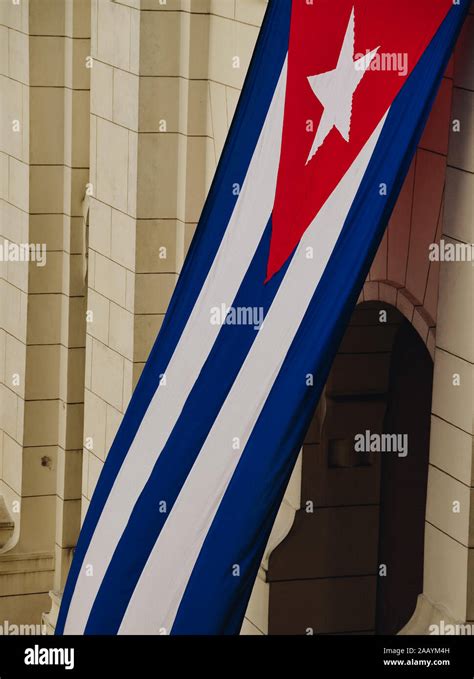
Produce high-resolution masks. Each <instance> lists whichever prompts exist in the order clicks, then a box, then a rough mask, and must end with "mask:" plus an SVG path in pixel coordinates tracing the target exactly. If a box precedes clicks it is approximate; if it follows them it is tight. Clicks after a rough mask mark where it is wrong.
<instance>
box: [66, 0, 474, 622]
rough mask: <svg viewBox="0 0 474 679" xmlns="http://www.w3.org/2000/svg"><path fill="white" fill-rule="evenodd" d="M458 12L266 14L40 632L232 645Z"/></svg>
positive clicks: (403, 2)
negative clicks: (211, 174)
mask: <svg viewBox="0 0 474 679" xmlns="http://www.w3.org/2000/svg"><path fill="white" fill-rule="evenodd" d="M467 11H468V2H467V0H459V2H457V1H454V2H453V0H383V2H381V1H380V0H338V1H337V2H335V1H334V0H293V1H291V0H273V1H272V0H271V1H270V3H269V6H268V10H267V13H266V16H265V20H264V23H263V26H262V29H261V32H260V36H259V39H258V42H257V46H256V48H255V52H254V55H253V59H252V62H251V65H250V69H249V72H248V75H247V78H246V81H245V85H244V88H243V91H242V95H241V97H240V101H239V104H238V107H237V111H236V114H235V117H234V120H233V123H232V127H231V130H230V132H229V135H228V139H227V142H226V145H225V148H224V151H223V153H222V157H221V160H220V163H219V166H218V169H217V172H216V175H215V178H214V181H213V184H212V187H211V190H210V192H209V196H208V199H207V201H206V204H205V207H204V210H203V213H202V216H201V219H200V222H199V225H198V228H197V231H196V235H195V237H194V240H193V242H192V245H191V248H190V251H189V254H188V257H187V259H186V262H185V265H184V268H183V271H182V273H181V275H180V278H179V281H178V284H177V286H176V290H175V292H174V295H173V298H172V300H171V303H170V306H169V309H168V313H167V315H166V318H165V320H164V323H163V326H162V329H161V331H160V334H159V336H158V338H157V340H156V342H155V345H154V347H153V349H152V351H151V354H150V357H149V359H148V362H147V364H146V366H145V368H144V370H143V374H142V376H141V379H140V381H139V383H138V385H137V387H136V390H135V392H134V394H133V397H132V399H131V402H130V404H129V407H128V409H127V411H126V413H125V415H124V418H123V421H122V424H121V426H120V429H119V431H118V433H117V436H116V438H115V441H114V443H113V445H112V447H111V449H110V452H109V455H108V457H107V460H106V463H105V466H104V468H103V471H102V474H101V476H100V478H99V481H98V484H97V487H96V490H95V493H94V496H93V498H92V501H91V504H90V508H89V511H88V513H87V516H86V518H85V522H84V525H83V528H82V531H81V535H80V538H79V542H78V545H77V549H76V552H75V556H74V559H73V563H72V567H71V571H70V574H69V578H68V581H67V585H66V588H65V592H64V595H63V600H62V606H61V610H60V615H59V620H58V624H57V629H56V631H57V633H59V634H160V633H167V634H238V633H239V631H240V628H241V624H242V620H243V617H244V613H245V610H246V606H247V603H248V600H249V597H250V594H251V590H252V587H253V584H254V581H255V578H256V575H257V571H258V567H259V564H260V561H261V558H262V555H263V552H264V548H265V546H266V543H267V540H268V537H269V534H270V531H271V528H272V525H273V522H274V519H275V516H276V513H277V511H278V508H279V506H280V502H281V500H282V497H283V494H284V492H285V489H286V486H287V483H288V480H289V477H290V474H291V471H292V469H293V466H294V464H295V461H296V459H297V456H298V452H299V450H300V446H301V444H302V441H303V438H304V435H305V432H306V429H307V427H308V425H309V422H310V419H311V416H312V414H313V412H314V409H315V407H316V404H317V401H318V398H319V396H320V393H321V390H322V388H323V386H324V384H325V381H326V378H327V375H328V372H329V369H330V366H331V361H332V359H333V356H334V354H335V352H336V350H337V347H338V344H339V341H340V339H341V337H342V334H343V332H344V328H345V326H346V324H347V322H348V319H349V317H350V314H351V312H352V310H353V308H354V305H355V303H356V301H357V298H358V296H359V293H360V290H361V288H362V285H363V282H364V280H365V278H366V275H367V272H368V270H369V267H370V264H371V262H372V260H373V257H374V255H375V253H376V251H377V247H378V245H379V243H380V241H381V239H382V236H383V232H384V229H385V226H386V224H387V221H388V219H389V216H390V213H391V210H392V208H393V206H394V203H395V201H396V198H397V195H398V193H399V190H400V188H401V185H402V182H403V179H404V177H405V174H406V172H407V169H408V167H409V164H410V160H411V158H412V156H413V153H414V151H415V148H416V145H417V142H418V140H419V138H420V136H421V133H422V131H423V127H424V125H425V122H426V119H427V117H428V114H429V112H430V109H431V106H432V104H433V100H434V98H435V96H436V92H437V88H438V86H439V83H440V80H441V77H442V74H443V72H444V69H445V68H446V65H447V62H448V59H449V57H450V55H451V52H452V49H453V45H454V43H455V40H456V37H457V35H458V33H459V30H460V27H461V25H462V21H463V19H464V16H465V15H466V13H467Z"/></svg>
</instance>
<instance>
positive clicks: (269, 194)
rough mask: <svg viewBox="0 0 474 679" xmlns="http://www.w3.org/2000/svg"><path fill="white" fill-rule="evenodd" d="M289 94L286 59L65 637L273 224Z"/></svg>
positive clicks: (100, 527) (93, 590)
mask: <svg viewBox="0 0 474 679" xmlns="http://www.w3.org/2000/svg"><path fill="white" fill-rule="evenodd" d="M285 88H286V59H285V63H284V65H283V67H282V70H281V73H280V77H279V80H278V84H277V87H276V89H275V92H274V95H273V99H272V102H271V105H270V108H269V111H268V113H267V117H266V120H265V123H264V126H263V129H262V132H261V134H260V138H259V140H258V143H257V145H256V147H255V151H254V153H253V156H252V160H251V162H250V165H249V168H248V171H247V175H246V178H245V181H244V184H243V186H242V188H241V191H240V195H239V198H238V200H237V203H236V206H235V208H234V211H233V213H232V217H231V219H230V221H229V225H228V227H227V229H226V232H225V235H224V237H223V239H222V242H221V244H220V247H219V250H218V252H217V255H216V257H215V259H214V262H213V263H212V266H211V268H210V270H209V273H208V276H207V278H206V281H205V283H204V285H203V287H202V289H201V291H200V294H199V297H198V299H197V301H196V304H195V306H194V308H193V311H192V313H191V314H190V317H189V319H188V321H187V324H186V327H185V329H184V331H183V333H182V336H181V338H180V340H179V342H178V344H177V346H176V348H175V351H174V353H173V356H172V358H171V360H170V363H169V365H168V366H167V368H166V387H161V388H159V389H157V391H156V393H155V394H154V396H153V398H152V400H151V402H150V405H149V407H148V409H147V412H146V414H145V415H144V417H143V419H142V422H141V424H140V427H139V429H138V432H137V434H136V436H135V439H134V440H133V443H132V445H131V446H130V450H129V452H128V454H127V457H126V458H125V460H124V462H123V464H122V467H121V469H120V471H119V473H118V474H117V477H116V479H115V483H114V486H113V488H112V490H111V492H110V494H109V497H108V499H107V502H106V504H105V507H104V509H103V511H102V514H101V516H100V518H99V521H98V523H97V526H96V528H95V531H94V534H93V536H92V539H91V541H90V543H89V547H88V550H87V553H86V555H85V558H84V562H83V565H82V567H81V570H80V573H79V576H78V578H77V582H76V586H75V590H74V594H73V596H72V599H71V604H70V607H69V612H68V616H67V619H66V624H65V627H64V633H65V634H82V633H83V632H84V629H85V627H86V624H87V620H88V617H89V613H90V610H91V607H92V605H93V603H94V600H95V597H96V595H97V592H98V590H99V587H100V585H101V583H102V580H103V578H104V575H105V572H106V570H107V567H108V565H109V563H110V560H111V558H112V555H113V553H114V551H115V549H116V547H117V544H118V542H119V540H120V537H121V535H122V533H123V531H124V528H125V526H126V524H127V522H128V519H129V517H130V514H131V512H132V510H133V507H134V505H135V502H136V500H137V499H138V496H139V495H140V493H141V491H142V489H143V487H144V486H145V484H146V482H147V480H148V478H149V476H150V474H151V472H152V470H153V467H154V465H155V463H156V460H157V459H158V457H159V455H160V453H161V451H162V450H163V447H164V445H165V444H166V441H167V440H168V438H169V435H170V433H171V431H172V429H173V427H174V425H175V423H176V421H177V419H178V417H179V414H180V412H181V410H182V409H183V406H184V404H185V402H186V399H187V397H188V395H189V392H190V390H191V389H192V387H193V385H194V382H195V381H196V379H197V377H198V375H199V372H200V371H201V368H202V366H203V364H204V362H205V361H206V359H207V357H208V355H209V352H210V350H211V348H212V346H213V344H214V342H215V339H216V337H217V335H218V333H219V331H220V326H218V325H211V323H210V316H209V311H210V309H211V307H213V306H219V305H221V304H223V303H224V304H226V306H230V305H231V304H232V302H233V300H234V299H235V296H236V294H237V291H238V289H239V287H240V284H241V282H242V280H243V278H244V276H245V274H246V272H247V269H248V267H249V264H250V262H251V260H252V258H253V256H254V254H255V250H256V248H257V246H258V243H259V241H260V239H261V237H262V235H263V232H264V230H265V227H266V225H267V223H268V219H269V217H270V214H271V211H272V208H273V202H274V199H275V188H276V180H277V173H278V163H279V158H280V143H279V140H281V133H282V127H283V111H284V101H285ZM262 178H264V180H263V181H262ZM230 190H231V187H229V191H230ZM88 565H92V566H93V577H88V576H87V575H86V567H87V566H88Z"/></svg>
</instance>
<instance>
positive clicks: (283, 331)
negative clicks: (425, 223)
mask: <svg viewBox="0 0 474 679" xmlns="http://www.w3.org/2000/svg"><path fill="white" fill-rule="evenodd" d="M384 121H385V117H384V118H383V119H382V120H381V122H380V123H379V125H378V126H377V128H376V130H375V131H374V132H373V134H372V136H371V137H370V139H369V140H368V142H367V143H366V145H365V147H364V148H363V150H362V151H361V153H360V154H359V156H358V157H357V159H356V160H355V161H354V163H353V164H352V166H351V167H350V169H349V170H348V171H347V173H346V175H345V176H344V178H343V179H342V180H341V182H340V183H339V184H338V186H337V187H336V189H335V190H334V192H333V193H332V194H331V196H330V197H329V198H328V200H327V202H326V203H325V205H324V207H323V208H322V209H321V211H320V212H319V213H318V215H317V216H316V218H315V219H314V221H313V223H312V224H311V226H310V227H309V228H308V229H307V231H306V233H305V234H304V236H303V238H302V240H301V241H300V243H299V246H298V248H297V250H296V252H295V255H294V257H293V259H292V261H291V263H290V265H289V267H288V271H287V273H286V275H285V278H284V279H283V281H282V283H281V285H280V288H279V290H278V293H277V295H276V296H275V299H274V301H273V304H272V306H271V308H270V310H269V312H268V314H267V316H266V318H265V321H264V324H263V327H262V328H261V329H260V331H259V333H258V335H257V337H256V339H255V342H254V343H253V345H252V348H251V350H250V352H249V354H248V355H247V358H246V360H245V362H244V363H243V365H242V368H241V370H240V372H239V374H238V376H237V378H236V380H235V382H234V385H233V387H232V389H231V391H230V392H229V394H228V396H227V399H226V401H225V402H224V405H223V407H222V409H221V411H220V413H219V415H218V417H217V418H216V421H215V423H214V425H213V427H212V429H211V431H210V432H209V435H208V437H207V439H206V441H205V443H204V445H203V448H202V449H201V452H200V454H199V456H198V458H197V460H196V462H195V464H194V466H193V468H192V470H191V472H190V474H189V475H188V478H187V479H186V482H185V483H184V485H183V488H182V489H181V492H180V494H179V496H178V498H177V500H176V502H175V504H174V505H173V509H172V510H171V512H170V515H169V517H168V520H167V521H166V523H165V525H164V527H163V529H162V531H161V533H160V535H159V537H158V539H157V541H156V543H155V545H154V547H153V550H152V552H151V554H150V556H149V558H148V561H147V563H146V565H145V568H144V569H143V572H142V574H141V576H140V580H139V582H138V584H137V586H136V588H135V591H134V593H133V595H132V597H131V599H130V602H129V605H128V608H127V610H126V612H125V615H124V618H123V620H122V624H121V626H120V630H119V634H158V633H159V630H160V629H161V630H163V629H165V630H166V631H167V632H169V631H170V630H171V628H172V625H173V622H174V619H175V617H176V613H177V610H178V607H179V604H180V602H181V599H182V596H183V594H184V591H185V589H186V586H187V583H188V580H189V577H190V575H191V573H192V570H193V568H194V564H195V563H196V560H197V558H198V556H199V552H200V550H201V547H202V545H203V542H204V540H205V537H206V535H207V533H208V531H209V528H210V526H211V524H212V521H213V519H214V516H215V514H216V512H217V510H218V508H219V505H220V502H221V500H222V497H223V495H224V493H225V491H226V488H227V486H228V484H229V482H230V480H231V478H232V475H233V473H234V471H235V468H236V466H237V464H238V462H239V459H240V456H241V454H242V451H243V449H244V448H245V445H246V444H247V441H248V439H249V437H250V435H251V433H252V430H253V428H254V425H255V422H256V421H257V418H258V416H259V414H260V412H261V410H262V408H263V406H264V405H265V401H266V399H267V397H268V394H269V392H270V389H271V388H272V386H273V383H274V381H275V379H276V377H277V375H278V373H279V371H280V368H281V366H282V364H283V362H284V359H285V356H286V354H287V352H288V349H289V347H290V344H291V342H292V340H293V338H294V336H295V334H296V332H297V330H298V327H299V326H300V323H301V321H302V319H303V316H304V314H305V312H306V310H307V308H308V305H309V303H310V301H311V298H312V296H313V294H314V291H315V289H316V287H317V285H318V282H319V280H320V278H321V276H322V274H323V272H324V269H325V267H326V264H327V262H328V260H329V258H330V256H331V253H332V251H333V249H334V245H335V243H336V241H337V239H338V237H339V235H340V232H341V230H342V227H343V225H344V222H345V219H346V217H347V213H348V211H349V208H350V206H351V204H352V202H353V200H354V197H355V194H356V192H357V189H358V188H359V186H360V182H361V180H362V178H363V176H364V173H365V171H366V169H367V165H368V163H369V161H370V158H371V156H372V153H373V150H374V148H375V145H376V143H377V140H378V138H379V135H380V132H381V130H382V127H383V124H384ZM307 247H312V248H313V251H314V259H307V258H306V248H307ZM236 436H237V437H239V438H240V446H241V447H240V451H241V452H240V453H239V451H236V450H233V448H232V440H233V438H234V437H236Z"/></svg>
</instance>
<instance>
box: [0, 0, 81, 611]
mask: <svg viewBox="0 0 474 679" xmlns="http://www.w3.org/2000/svg"><path fill="white" fill-rule="evenodd" d="M88 10H89V5H88V2H85V1H84V0H29V1H28V0H19V1H17V0H15V1H13V0H0V54H1V61H0V69H1V75H0V88H1V91H0V102H1V105H0V120H1V123H0V126H1V132H0V177H1V181H0V187H1V189H0V190H1V194H0V199H1V200H0V236H1V237H2V242H3V239H8V241H10V242H12V243H17V244H19V243H33V244H39V245H41V246H44V247H45V248H46V265H45V266H37V263H36V262H32V261H30V262H13V261H8V262H6V263H5V262H4V263H3V265H2V268H1V274H0V275H1V279H0V285H1V293H0V294H1V306H0V328H1V330H0V333H1V343H0V346H1V354H0V365H1V367H2V375H1V382H2V383H1V385H0V389H1V395H2V401H1V405H0V417H1V426H0V428H1V442H2V450H3V454H2V457H1V460H2V465H1V473H0V478H1V487H0V493H1V494H2V496H3V498H4V502H5V507H6V509H7V511H8V512H9V514H10V516H11V517H12V518H13V519H14V526H15V527H14V534H13V535H12V536H11V537H10V539H9V540H8V542H7V543H6V544H5V545H4V546H3V549H2V552H3V555H2V556H0V618H1V619H2V620H4V619H8V620H10V621H11V622H14V621H17V620H19V621H21V622H30V621H31V622H39V621H40V615H41V612H42V611H44V610H46V609H47V608H48V607H49V601H48V598H49V597H48V591H49V590H50V589H51V588H52V587H57V588H59V587H61V585H62V582H63V580H64V575H65V572H66V569H67V567H68V564H69V561H70V556H71V548H72V547H73V545H74V544H75V542H76V538H77V534H78V530H79V525H80V499H79V498H80V465H81V452H80V450H81V447H82V411H83V406H82V403H83V391H84V389H83V382H84V358H85V352H84V341H85V323H84V281H83V259H84V251H83V246H84V238H83V231H84V229H83V218H82V206H81V202H82V198H83V196H84V191H85V185H86V182H87V179H88V175H89V169H88V167H89V150H88V149H89V124H88V122H89V114H88V112H89V92H88V89H89V70H88V69H87V68H86V64H85V57H86V55H87V54H88V53H89V35H90V32H89V31H90V15H89V11H88ZM54 564H56V571H55V572H56V575H55V576H54V568H55V565H54ZM20 596H21V597H22V598H21V606H20V605H19V601H20V599H19V598H18V597H20Z"/></svg>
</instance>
